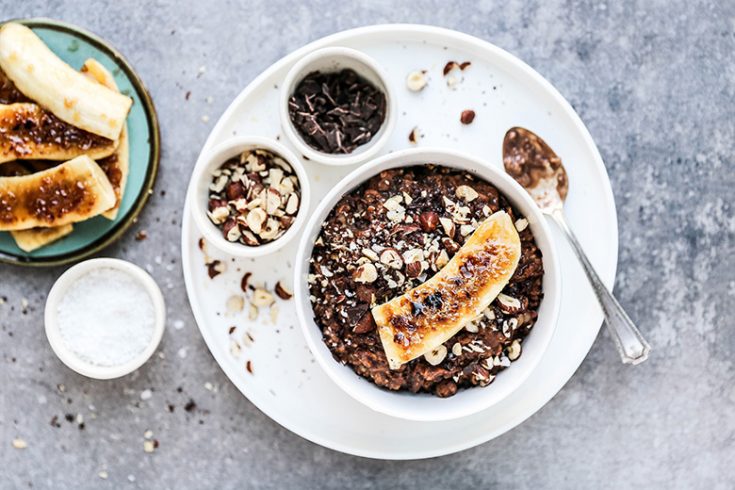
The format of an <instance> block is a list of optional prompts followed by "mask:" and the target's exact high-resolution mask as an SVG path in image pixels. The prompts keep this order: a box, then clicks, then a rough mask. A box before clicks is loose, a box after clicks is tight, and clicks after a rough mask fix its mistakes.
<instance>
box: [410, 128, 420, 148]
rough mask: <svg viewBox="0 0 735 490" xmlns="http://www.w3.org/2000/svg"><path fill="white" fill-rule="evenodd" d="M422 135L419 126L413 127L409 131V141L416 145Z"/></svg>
mask: <svg viewBox="0 0 735 490" xmlns="http://www.w3.org/2000/svg"><path fill="white" fill-rule="evenodd" d="M420 137H421V135H420V134H419V128H418V127H416V128H413V129H412V130H411V132H410V133H408V141H409V142H411V143H413V144H414V145H415V144H416V143H418V141H419V138H420Z"/></svg>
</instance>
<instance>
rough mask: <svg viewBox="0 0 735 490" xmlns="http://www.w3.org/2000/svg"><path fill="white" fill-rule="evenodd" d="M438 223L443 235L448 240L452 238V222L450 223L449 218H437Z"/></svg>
mask: <svg viewBox="0 0 735 490" xmlns="http://www.w3.org/2000/svg"><path fill="white" fill-rule="evenodd" d="M439 223H441V225H442V228H443V229H444V234H446V235H447V236H448V237H449V238H454V229H455V228H454V221H452V220H451V219H449V218H444V217H442V218H439Z"/></svg>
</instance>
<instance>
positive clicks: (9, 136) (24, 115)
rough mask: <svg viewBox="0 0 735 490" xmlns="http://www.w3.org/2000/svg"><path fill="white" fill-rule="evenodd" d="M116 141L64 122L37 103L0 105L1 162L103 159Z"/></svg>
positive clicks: (110, 151)
mask: <svg viewBox="0 0 735 490" xmlns="http://www.w3.org/2000/svg"><path fill="white" fill-rule="evenodd" d="M117 146H118V142H117V141H113V140H109V139H107V138H103V137H102V136H97V135H96V134H92V133H89V132H87V131H84V130H83V129H79V128H77V127H75V126H72V125H70V124H67V123H65V122H64V121H62V120H61V119H59V118H57V117H56V116H54V115H53V114H51V113H50V112H48V111H45V110H44V109H42V108H41V107H39V106H38V105H36V104H33V103H29V102H25V103H16V104H7V105H3V104H0V164H1V163H4V162H10V161H12V160H31V159H32V160H39V159H43V160H70V159H72V158H74V157H78V156H79V155H88V156H89V157H90V158H93V159H97V158H105V157H108V156H110V155H112V154H113V153H114V152H115V149H116V147H117Z"/></svg>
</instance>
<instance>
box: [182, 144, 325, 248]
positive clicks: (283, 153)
mask: <svg viewBox="0 0 735 490" xmlns="http://www.w3.org/2000/svg"><path fill="white" fill-rule="evenodd" d="M248 149H264V150H268V151H271V152H273V153H275V154H276V155H278V156H280V157H281V158H283V159H284V160H285V161H286V162H287V163H288V164H289V165H291V168H292V169H293V170H294V172H296V176H297V177H298V179H299V186H300V188H301V190H300V194H301V195H300V199H299V210H298V212H297V213H296V216H295V218H294V220H293V222H292V223H291V226H290V227H289V228H288V230H286V233H284V234H283V235H281V236H280V237H279V238H277V239H276V240H273V241H271V242H268V243H264V244H262V245H258V246H257V247H251V246H248V245H243V244H241V243H239V242H229V241H227V240H226V239H225V237H224V236H222V231H221V230H220V229H219V228H218V227H217V226H216V225H215V224H214V223H212V221H211V220H210V219H209V217H208V216H207V202H208V200H207V197H206V196H205V195H204V193H206V194H208V192H209V191H208V187H209V183H210V182H211V179H212V177H211V171H212V170H214V169H215V168H216V167H219V166H220V165H222V164H223V163H225V161H226V160H228V159H229V158H232V157H233V156H235V155H238V154H240V153H241V152H243V151H245V150H248ZM192 182H193V185H191V186H190V188H189V195H188V199H189V203H190V205H191V207H192V215H193V216H194V222H195V223H196V224H197V228H199V231H201V232H202V234H203V235H204V237H205V238H206V239H207V240H208V241H209V242H210V243H212V244H213V245H214V246H215V247H217V248H218V249H220V250H222V251H223V252H226V253H228V254H230V255H234V256H236V257H251V258H252V257H262V256H264V255H268V254H271V253H273V252H276V251H278V250H280V249H281V248H283V247H284V246H285V245H286V244H287V243H288V242H290V241H291V240H293V239H294V237H296V236H297V235H298V232H299V230H300V229H301V227H302V226H303V224H304V223H305V222H306V219H307V213H308V209H309V204H310V199H311V192H310V185H309V178H308V176H307V174H306V170H305V169H304V166H303V164H302V163H301V161H300V160H299V159H298V158H297V157H296V155H294V154H293V152H291V151H290V150H289V149H288V148H286V147H285V146H283V145H281V144H280V143H278V142H277V141H275V140H272V139H270V138H265V137H262V136H236V137H233V138H229V139H227V140H225V141H223V142H222V143H220V144H219V145H217V146H215V147H214V148H213V149H212V150H211V151H209V152H208V154H207V155H206V156H203V157H200V159H199V161H198V162H197V165H196V166H195V167H194V172H193V173H192Z"/></svg>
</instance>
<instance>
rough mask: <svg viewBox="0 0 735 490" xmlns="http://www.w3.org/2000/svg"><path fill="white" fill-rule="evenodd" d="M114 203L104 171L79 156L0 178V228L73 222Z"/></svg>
mask: <svg viewBox="0 0 735 490" xmlns="http://www.w3.org/2000/svg"><path fill="white" fill-rule="evenodd" d="M115 202H116V197H115V190H114V189H113V187H112V184H110V181H109V179H108V178H107V176H106V175H105V173H104V172H103V171H102V169H101V168H100V166H99V165H97V163H96V162H95V161H94V160H92V159H91V158H89V157H88V156H86V155H82V156H79V157H77V158H74V159H72V160H69V161H68V162H64V163H62V164H60V165H57V166H55V167H52V168H50V169H48V170H44V171H42V172H37V173H34V174H29V175H22V176H17V177H3V178H0V231H10V230H28V229H31V228H37V227H44V228H47V227H58V226H63V225H67V224H70V223H76V222H78V221H83V220H86V219H89V218H91V217H93V216H97V215H98V214H101V213H103V212H105V211H107V210H109V209H111V208H112V207H113V206H114V205H115Z"/></svg>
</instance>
